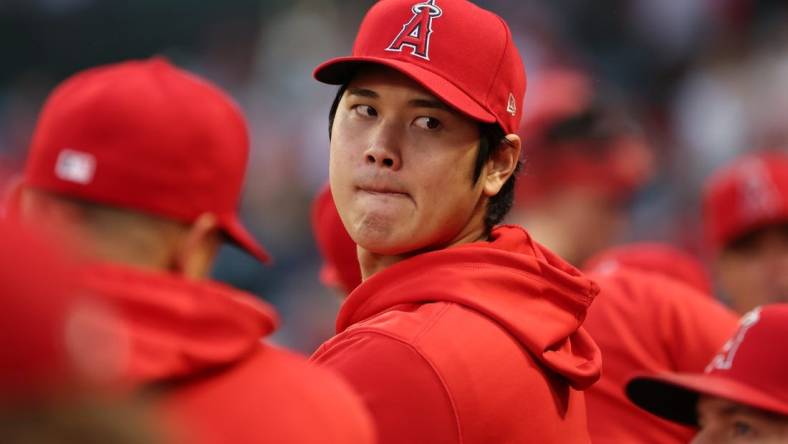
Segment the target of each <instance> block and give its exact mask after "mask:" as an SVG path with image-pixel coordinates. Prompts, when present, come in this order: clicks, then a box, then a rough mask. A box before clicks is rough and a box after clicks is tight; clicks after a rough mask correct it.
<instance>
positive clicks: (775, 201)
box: [703, 150, 788, 313]
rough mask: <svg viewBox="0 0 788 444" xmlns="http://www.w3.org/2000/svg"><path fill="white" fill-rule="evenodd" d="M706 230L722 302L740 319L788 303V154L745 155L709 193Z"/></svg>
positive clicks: (719, 174) (717, 177) (722, 174)
mask: <svg viewBox="0 0 788 444" xmlns="http://www.w3.org/2000/svg"><path fill="white" fill-rule="evenodd" d="M703 205H704V224H705V232H706V238H707V241H708V245H709V247H710V248H709V250H710V253H711V255H712V258H713V266H714V271H715V275H716V277H717V280H718V282H719V284H720V289H721V290H722V293H723V297H724V298H725V299H727V302H728V303H729V304H730V306H731V307H732V308H733V309H734V310H736V311H738V312H739V313H746V312H747V311H749V310H752V309H753V308H754V307H756V306H759V305H763V304H769V303H773V302H786V301H788V152H786V150H774V151H763V152H757V153H754V154H748V155H744V156H742V157H740V158H738V159H735V160H734V161H733V162H731V164H730V165H728V166H726V167H724V168H722V169H721V170H719V171H718V172H717V173H716V174H714V175H713V176H712V177H711V179H710V180H709V181H708V184H707V186H706V188H705V190H704V197H703Z"/></svg>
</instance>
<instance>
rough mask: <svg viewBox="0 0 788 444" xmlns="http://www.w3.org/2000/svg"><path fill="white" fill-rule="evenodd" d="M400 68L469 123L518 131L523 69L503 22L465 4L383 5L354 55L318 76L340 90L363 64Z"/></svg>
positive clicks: (392, 0) (387, 1) (460, 0)
mask: <svg viewBox="0 0 788 444" xmlns="http://www.w3.org/2000/svg"><path fill="white" fill-rule="evenodd" d="M363 63H376V64H381V65H385V66H388V67H390V68H393V69H396V70H397V71H400V72H401V73H403V74H405V75H407V76H408V77H410V78H412V79H413V80H415V81H416V82H418V83H419V84H421V85H422V86H423V87H424V88H425V89H427V90H429V91H430V92H432V93H433V94H435V96H437V97H438V98H440V99H441V100H443V101H444V102H446V103H447V104H449V105H450V106H452V107H454V108H455V109H457V110H459V111H460V112H462V113H463V114H466V115H468V116H469V117H471V118H473V119H475V120H478V121H480V122H485V123H494V122H497V123H498V124H500V125H501V127H502V128H503V129H504V131H506V132H507V133H514V132H515V131H516V130H517V129H518V127H519V125H520V119H521V117H522V103H523V96H524V95H525V85H526V80H525V68H524V67H523V62H522V60H521V59H520V54H519V52H518V51H517V48H516V47H515V45H514V42H513V41H512V33H511V31H510V30H509V27H508V26H507V24H506V22H504V21H503V19H501V18H500V17H498V16H497V15H495V14H493V13H492V12H490V11H487V10H485V9H482V8H480V7H478V6H476V5H474V4H473V3H471V2H469V1H466V0H382V1H380V2H378V3H377V4H375V6H373V7H372V9H370V10H369V12H368V13H367V15H366V17H365V18H364V21H363V22H362V23H361V27H360V29H359V31H358V35H357V36H356V42H355V45H354V46H353V54H352V56H350V57H340V58H336V59H332V60H329V61H327V62H325V63H323V64H321V65H320V66H318V67H317V69H316V70H315V74H314V75H315V78H316V79H317V80H319V81H321V82H324V83H328V84H333V85H342V84H346V83H347V82H349V81H350V79H351V78H352V76H353V74H354V73H355V70H356V69H357V68H358V66H359V65H360V64H363Z"/></svg>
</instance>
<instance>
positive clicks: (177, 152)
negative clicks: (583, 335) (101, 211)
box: [24, 58, 268, 262]
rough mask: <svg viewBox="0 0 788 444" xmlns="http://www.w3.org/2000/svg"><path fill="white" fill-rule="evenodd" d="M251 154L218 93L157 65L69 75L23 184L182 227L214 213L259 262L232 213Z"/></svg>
mask: <svg viewBox="0 0 788 444" xmlns="http://www.w3.org/2000/svg"><path fill="white" fill-rule="evenodd" d="M248 154H249V135H248V130H247V127H246V121H245V119H244V116H243V114H242V113H241V110H240V109H239V108H238V106H237V105H236V104H235V102H234V101H233V100H232V99H231V98H230V97H229V96H228V95H227V94H225V93H224V92H223V91H221V90H220V89H219V88H217V87H216V86H214V85H212V84H210V83H209V82H207V81H206V80H203V79H201V78H199V77H197V76H195V75H192V74H190V73H188V72H186V71H183V70H181V69H178V68H176V67H175V66H173V65H171V64H170V63H169V62H167V61H166V60H164V59H161V58H154V59H151V60H145V61H130V62H123V63H117V64H113V65H108V66H103V67H98V68H93V69H89V70H87V71H83V72H81V73H78V74H76V75H75V76H73V77H71V78H70V79H68V80H66V81H65V82H63V83H62V84H60V85H59V86H58V87H57V88H56V89H55V90H54V92H52V94H51V95H50V96H49V98H48V99H47V101H46V104H45V105H44V109H43V111H42V112H41V115H40V116H39V119H38V124H37V126H36V129H35V133H34V134H33V140H32V144H31V146H30V152H29V155H28V159H27V164H26V169H25V174H24V183H25V184H26V185H27V186H30V187H34V188H39V189H43V190H47V191H51V192H53V193H59V194H63V195H66V196H70V197H74V198H78V199H84V200H86V201H90V202H96V203H100V204H105V205H113V206H118V207H121V208H128V209H133V210H138V211H141V212H146V213H150V214H153V215H158V216H162V217H166V218H170V219H174V220H178V221H182V222H185V223H191V222H193V221H194V220H195V219H196V218H197V217H198V216H200V215H201V214H203V213H211V214H213V215H214V216H215V217H216V218H217V220H218V223H219V226H220V228H221V229H222V230H223V232H224V233H225V234H227V236H228V237H229V238H230V239H231V240H233V241H234V242H235V243H237V244H238V245H239V246H241V248H243V249H245V250H246V251H247V252H249V253H250V254H251V255H253V256H255V257H256V258H258V259H259V260H261V261H263V262H265V261H267V260H268V255H267V254H266V252H265V250H263V248H262V247H261V246H260V245H259V244H258V243H257V242H256V241H255V240H254V238H253V237H252V235H251V234H250V233H249V232H248V231H247V230H246V229H245V228H244V226H243V225H242V224H241V221H240V219H239V217H238V215H237V210H238V204H239V200H240V194H241V186H242V184H243V179H244V175H245V172H246V162H247V158H248Z"/></svg>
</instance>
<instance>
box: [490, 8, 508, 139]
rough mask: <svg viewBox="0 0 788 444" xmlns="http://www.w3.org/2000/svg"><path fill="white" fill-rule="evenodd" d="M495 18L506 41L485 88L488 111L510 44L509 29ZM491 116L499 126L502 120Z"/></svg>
mask: <svg viewBox="0 0 788 444" xmlns="http://www.w3.org/2000/svg"><path fill="white" fill-rule="evenodd" d="M495 17H496V18H497V19H498V22H499V23H500V24H501V25H502V26H503V31H504V36H505V37H506V41H505V42H504V44H503V48H502V50H501V55H500V60H499V61H498V67H497V68H496V70H495V75H494V76H493V78H492V80H491V81H490V86H489V87H488V88H487V93H486V94H485V95H484V100H485V102H486V104H487V107H488V108H490V109H492V108H493V107H492V106H490V105H489V103H490V94H491V93H492V90H493V86H495V83H496V80H497V79H498V75H499V74H500V73H501V68H502V67H503V62H504V59H505V57H504V56H505V55H506V48H507V47H508V46H509V43H510V40H509V39H510V38H511V33H510V32H508V31H509V28H508V27H507V26H506V23H505V22H504V21H503V19H502V18H501V17H498V16H497V15H496V16H495ZM492 114H493V115H495V119H496V121H498V123H499V124H501V123H502V122H501V121H502V120H503V119H501V118H500V116H499V115H497V114H496V113H492ZM501 126H503V125H501Z"/></svg>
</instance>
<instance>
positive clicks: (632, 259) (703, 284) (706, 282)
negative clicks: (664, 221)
mask: <svg viewBox="0 0 788 444" xmlns="http://www.w3.org/2000/svg"><path fill="white" fill-rule="evenodd" d="M618 267H625V268H633V269H636V270H641V271H647V272H651V273H658V274H661V275H664V276H667V277H670V278H672V279H676V280H678V281H680V282H683V283H685V284H687V285H690V286H691V287H694V288H696V289H697V290H700V291H701V292H702V293H703V294H705V295H707V296H710V297H711V296H712V284H711V279H710V278H709V275H708V273H706V269H705V268H704V267H703V264H702V263H701V262H700V260H699V259H697V258H696V257H694V256H692V255H691V254H689V253H687V252H685V251H683V250H680V249H678V248H676V247H673V246H671V245H668V244H661V243H656V242H638V243H633V244H627V245H620V246H617V247H613V248H608V249H607V250H604V251H602V252H600V253H598V254H596V255H595V256H593V257H592V258H591V259H589V260H588V261H586V263H585V265H584V266H583V269H584V270H590V271H596V272H599V273H606V272H610V271H613V270H615V269H617V268H618Z"/></svg>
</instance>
